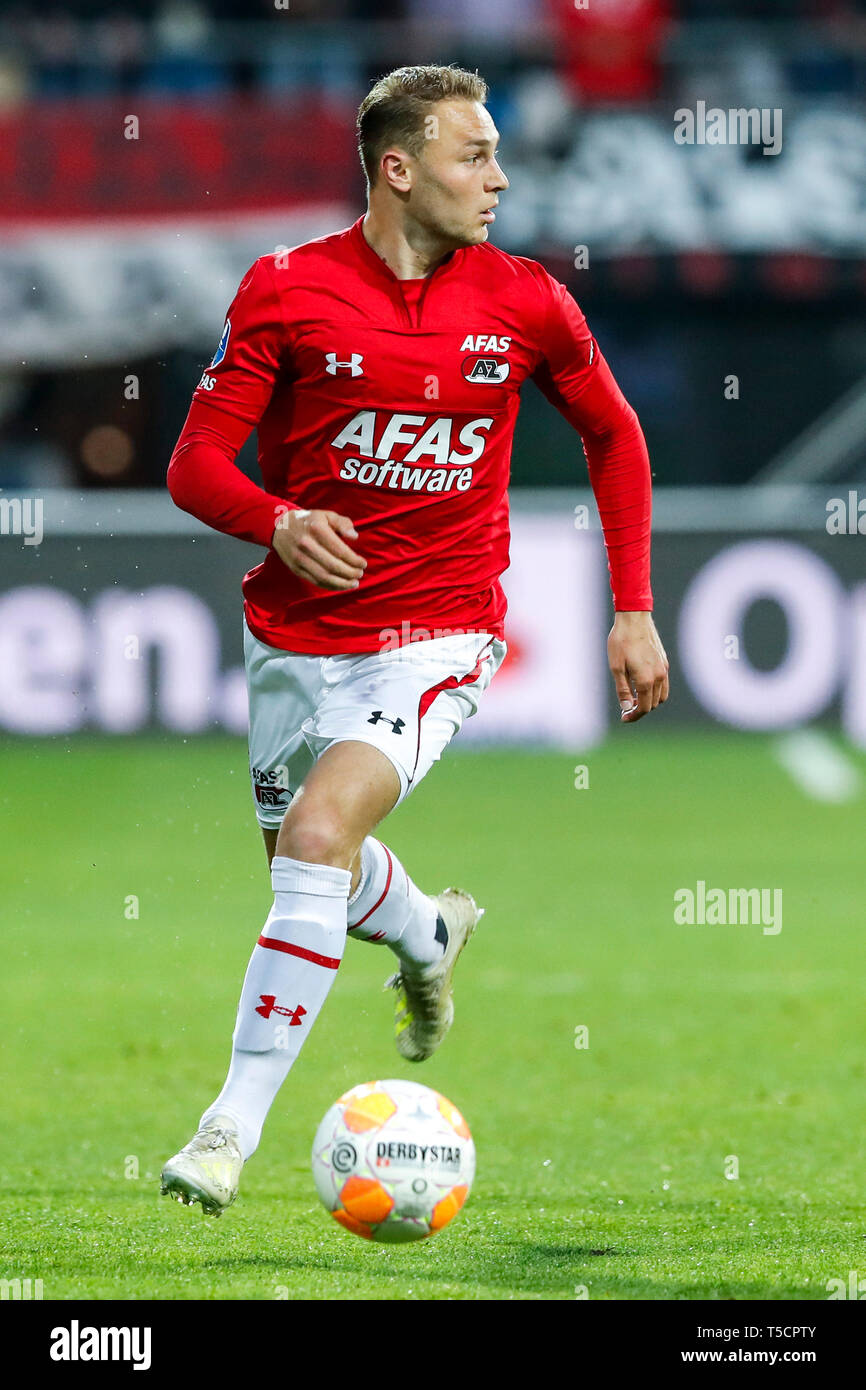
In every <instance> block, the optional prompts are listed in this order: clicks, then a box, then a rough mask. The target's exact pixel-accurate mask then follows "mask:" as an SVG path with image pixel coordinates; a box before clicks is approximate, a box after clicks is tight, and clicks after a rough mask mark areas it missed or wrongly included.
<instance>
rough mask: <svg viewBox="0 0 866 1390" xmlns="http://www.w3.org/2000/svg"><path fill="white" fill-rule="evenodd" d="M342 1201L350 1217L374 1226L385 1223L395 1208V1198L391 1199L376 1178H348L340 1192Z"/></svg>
mask: <svg viewBox="0 0 866 1390" xmlns="http://www.w3.org/2000/svg"><path fill="white" fill-rule="evenodd" d="M340 1201H341V1202H342V1203H343V1206H344V1207H345V1208H346V1211H347V1212H348V1213H349V1215H350V1216H354V1217H355V1218H356V1220H358V1221H366V1222H370V1223H372V1224H373V1225H375V1224H376V1222H378V1221H384V1220H385V1217H386V1216H388V1215H389V1213H390V1212H391V1211H392V1210H393V1208H394V1199H393V1197H389V1195H388V1193H387V1192H386V1191H385V1189H384V1187H383V1186H382V1184H381V1183H379V1182H377V1181H376V1179H375V1178H347V1179H346V1181H345V1182H344V1183H343V1186H342V1189H341V1191H340Z"/></svg>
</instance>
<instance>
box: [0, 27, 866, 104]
mask: <svg viewBox="0 0 866 1390" xmlns="http://www.w3.org/2000/svg"><path fill="white" fill-rule="evenodd" d="M690 21H703V22H705V23H710V24H712V23H714V22H716V21H724V24H725V33H724V34H720V35H719V36H717V37H716V38H714V39H713V41H712V43H708V41H707V39H706V37H705V36H702V35H701V32H700V31H701V29H702V28H703V26H702V25H695V24H694V23H690ZM785 22H787V32H786V34H784V35H781V31H780V28H779V26H780V24H782V25H783V26H784V25H785ZM265 24H266V25H267V26H268V31H269V32H268V33H267V35H266V37H265V38H264V41H263V30H262V25H265ZM389 30H390V31H391V32H388V31H389ZM770 31H772V32H770ZM690 34H691V35H692V40H691V42H692V43H693V44H694V45H696V48H695V52H694V53H692V49H691V47H690V37H689V36H690ZM780 35H781V41H780ZM410 45H411V53H412V57H413V58H414V60H415V61H442V60H444V61H463V62H470V63H473V58H474V59H475V62H476V63H477V62H481V61H483V60H484V59H485V58H486V57H487V54H488V52H490V53H493V54H494V55H496V54H498V55H499V57H500V64H499V65H498V66H497V67H496V68H495V69H494V72H493V75H494V76H495V77H496V78H498V79H499V80H501V79H502V76H503V68H502V63H506V64H507V60H508V57H509V54H510V53H513V56H514V57H517V56H518V55H520V56H523V57H524V58H525V56H526V55H527V54H529V55H530V56H531V55H532V54H536V55H537V57H538V60H539V61H540V62H541V63H542V64H543V62H544V61H545V59H547V60H550V59H551V55H555V61H556V64H557V66H558V67H559V69H560V72H561V74H562V76H563V80H564V81H565V82H566V83H567V85H568V86H569V87H570V89H571V91H572V93H573V95H574V96H575V98H576V99H577V100H579V101H580V102H588V103H591V102H593V101H595V102H604V101H611V100H615V101H619V102H628V101H640V100H645V99H648V98H652V97H653V96H657V95H661V94H666V93H665V72H666V64H668V63H671V62H681V61H684V62H686V63H687V64H688V63H689V61H690V57H699V58H700V61H701V62H702V63H703V67H704V68H712V67H713V65H714V64H727V65H728V67H729V68H730V66H731V64H734V65H739V66H740V67H742V68H745V69H749V67H751V69H752V70H753V71H754V72H755V74H756V75H759V76H760V77H761V78H762V79H763V80H764V81H765V82H766V84H767V86H768V88H772V89H773V91H774V92H776V93H781V92H783V91H793V92H795V93H796V92H804V93H813V92H821V91H833V92H838V93H842V94H851V95H858V94H860V95H862V94H863V88H864V82H866V79H864V64H866V0H586V3H585V4H584V3H583V0H137V3H136V4H135V5H134V6H131V7H126V8H124V9H122V10H119V9H117V8H116V7H115V6H114V5H113V4H111V3H110V0H77V2H76V0H73V3H69V4H65V5H56V4H55V5H53V6H52V5H47V6H46V5H43V4H34V3H17V4H15V3H13V4H12V5H10V6H8V7H5V8H4V10H3V12H2V15H0V109H2V108H4V107H5V108H6V109H8V108H9V107H14V106H16V105H18V104H19V103H21V102H24V101H27V100H28V99H37V100H38V99H51V98H57V99H62V98H69V97H87V96H100V95H106V94H117V95H119V94H127V93H130V92H137V93H142V94H144V95H149V94H153V95H165V94H172V93H177V94H181V95H183V96H186V97H196V96H199V97H205V98H206V97H207V96H210V95H219V94H221V93H225V92H235V93H246V92H252V93H255V94H259V93H261V94H266V93H268V92H270V91H275V90H276V91H278V90H281V89H286V88H290V87H292V86H298V85H300V84H303V83H310V82H312V83H314V84H316V85H317V86H318V87H319V88H320V89H322V90H325V91H335V90H336V91H341V90H349V91H351V92H352V94H353V95H354V93H355V92H356V91H357V90H358V88H359V87H362V86H363V85H364V83H365V82H366V81H369V80H370V79H371V78H372V77H373V76H375V75H377V74H378V73H380V72H381V71H382V70H383V68H385V67H389V66H392V65H394V64H395V63H399V62H400V61H401V55H403V56H405V55H406V52H407V48H409V47H410ZM474 65H475V63H473V66H474ZM506 71H507V68H506Z"/></svg>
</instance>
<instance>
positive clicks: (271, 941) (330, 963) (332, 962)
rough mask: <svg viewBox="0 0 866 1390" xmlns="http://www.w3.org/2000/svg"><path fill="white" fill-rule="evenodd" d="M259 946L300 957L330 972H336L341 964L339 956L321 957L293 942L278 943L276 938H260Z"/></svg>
mask: <svg viewBox="0 0 866 1390" xmlns="http://www.w3.org/2000/svg"><path fill="white" fill-rule="evenodd" d="M259 945H260V946H266V947H267V949H268V950H269V951H285V953H286V955H287V956H300V958H301V960H309V961H312V963H313V965H324V966H326V967H327V969H328V970H336V969H337V968H338V966H339V964H340V961H339V957H338V956H320V955H319V952H318V951H308V950H307V948H306V946H295V945H294V944H293V943H292V942H291V941H278V940H277V938H276V937H275V936H260V937H259Z"/></svg>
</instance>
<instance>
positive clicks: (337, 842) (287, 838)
mask: <svg viewBox="0 0 866 1390" xmlns="http://www.w3.org/2000/svg"><path fill="white" fill-rule="evenodd" d="M299 810H300V807H299ZM356 851H357V846H356V845H350V844H349V843H348V839H347V834H346V829H345V827H344V826H343V824H342V822H341V821H340V820H339V818H337V817H334V816H330V815H322V814H321V813H319V814H315V815H298V816H297V817H292V816H291V815H289V816H287V817H286V819H285V821H284V822H283V828H282V830H281V831H280V838H279V841H278V846H277V853H278V854H283V855H288V857H289V858H290V859H300V860H301V861H302V862H303V863H305V864H333V865H335V866H336V867H338V868H343V869H347V868H348V867H349V865H350V864H351V861H352V859H353V858H354V856H355V853H356Z"/></svg>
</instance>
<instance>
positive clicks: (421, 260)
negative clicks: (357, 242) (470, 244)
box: [361, 207, 454, 280]
mask: <svg viewBox="0 0 866 1390" xmlns="http://www.w3.org/2000/svg"><path fill="white" fill-rule="evenodd" d="M361 228H362V231H363V234H364V237H365V238H366V241H367V244H368V245H369V246H371V247H372V248H373V250H374V251H375V252H376V255H377V256H378V257H379V258H380V260H382V261H384V262H385V264H386V265H387V267H388V269H389V270H392V271H393V272H394V274H395V275H396V276H397V279H398V280H420V279H421V278H422V277H423V276H425V275H430V274H432V272H433V271H434V270H435V269H436V267H437V266H438V265H441V264H442V262H443V261H444V260H445V258H446V256H450V255H451V253H452V251H453V250H454V247H453V246H447V245H443V244H442V243H441V242H431V241H429V239H428V237H427V235H426V234H425V233H424V231H423V229H420V228H417V229H413V230H412V231H411V232H410V231H408V229H407V228H406V227H404V226H402V225H400V224H398V223H395V222H393V221H392V220H390V219H386V218H384V217H382V216H381V214H377V212H376V209H375V208H372V207H371V208H370V209H369V210H368V212H367V215H366V217H365V218H364V221H363V223H362V224H361Z"/></svg>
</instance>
